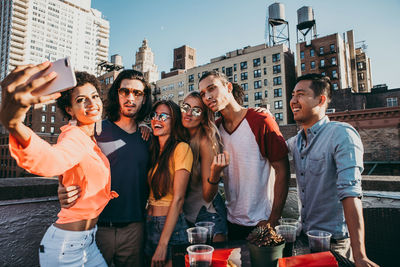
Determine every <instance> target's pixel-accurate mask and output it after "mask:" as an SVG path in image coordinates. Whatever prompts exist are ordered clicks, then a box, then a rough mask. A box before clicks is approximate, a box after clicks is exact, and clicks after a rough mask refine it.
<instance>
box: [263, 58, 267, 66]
mask: <svg viewBox="0 0 400 267" xmlns="http://www.w3.org/2000/svg"><path fill="white" fill-rule="evenodd" d="M263 63H264V64H265V63H267V57H266V56H263Z"/></svg>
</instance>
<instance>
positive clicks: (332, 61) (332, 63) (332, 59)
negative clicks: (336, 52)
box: [331, 57, 336, 66]
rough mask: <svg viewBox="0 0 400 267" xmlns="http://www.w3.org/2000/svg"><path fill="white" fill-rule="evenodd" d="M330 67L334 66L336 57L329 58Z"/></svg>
mask: <svg viewBox="0 0 400 267" xmlns="http://www.w3.org/2000/svg"><path fill="white" fill-rule="evenodd" d="M331 65H332V66H336V57H333V58H331Z"/></svg>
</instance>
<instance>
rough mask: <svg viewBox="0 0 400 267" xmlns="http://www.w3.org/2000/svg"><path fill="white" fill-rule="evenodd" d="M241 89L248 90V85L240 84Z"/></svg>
mask: <svg viewBox="0 0 400 267" xmlns="http://www.w3.org/2000/svg"><path fill="white" fill-rule="evenodd" d="M242 88H243V90H244V91H247V90H249V85H248V84H247V83H242Z"/></svg>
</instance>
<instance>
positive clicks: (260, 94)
mask: <svg viewBox="0 0 400 267" xmlns="http://www.w3.org/2000/svg"><path fill="white" fill-rule="evenodd" d="M260 99H262V92H255V93H254V100H260Z"/></svg>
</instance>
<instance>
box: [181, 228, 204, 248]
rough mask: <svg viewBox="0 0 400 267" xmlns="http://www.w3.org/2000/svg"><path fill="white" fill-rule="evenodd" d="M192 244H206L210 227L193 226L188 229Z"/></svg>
mask: <svg viewBox="0 0 400 267" xmlns="http://www.w3.org/2000/svg"><path fill="white" fill-rule="evenodd" d="M186 232H187V234H188V240H189V243H190V244H205V243H206V242H207V233H208V229H207V228H205V227H197V226H196V227H192V228H189V229H187V230H186Z"/></svg>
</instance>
